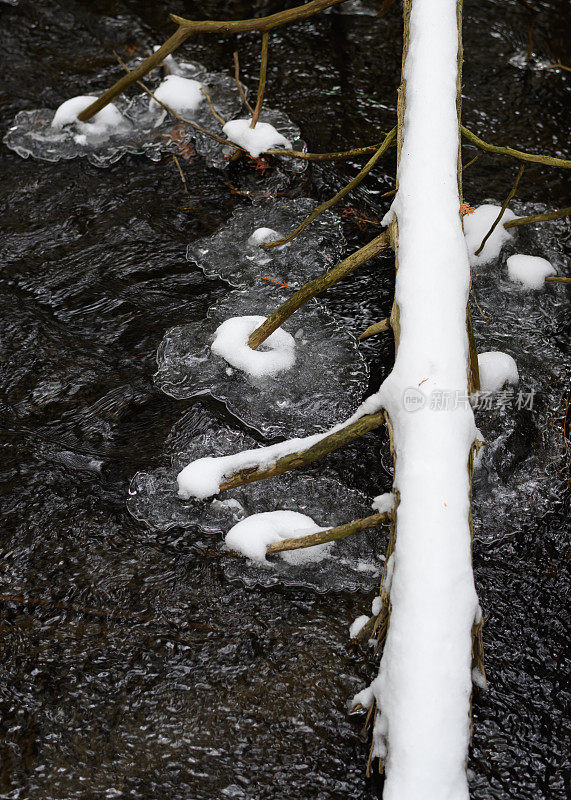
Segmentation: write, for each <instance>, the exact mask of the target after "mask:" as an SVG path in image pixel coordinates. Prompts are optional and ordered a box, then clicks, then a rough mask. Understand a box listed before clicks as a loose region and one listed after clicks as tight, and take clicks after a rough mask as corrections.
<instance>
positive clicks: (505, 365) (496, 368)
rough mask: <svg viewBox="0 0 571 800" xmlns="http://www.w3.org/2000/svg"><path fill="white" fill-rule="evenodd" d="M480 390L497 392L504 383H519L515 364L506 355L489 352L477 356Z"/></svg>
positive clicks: (510, 357)
mask: <svg viewBox="0 0 571 800" xmlns="http://www.w3.org/2000/svg"><path fill="white" fill-rule="evenodd" d="M478 368H479V370H480V388H481V390H482V391H484V392H498V391H499V390H500V389H501V388H502V387H503V386H505V384H506V383H509V384H512V385H513V384H516V383H517V382H518V381H519V374H518V371H517V364H516V363H515V360H514V359H513V358H512V356H510V355H509V354H508V353H500V352H498V351H490V352H487V353H480V354H479V355H478Z"/></svg>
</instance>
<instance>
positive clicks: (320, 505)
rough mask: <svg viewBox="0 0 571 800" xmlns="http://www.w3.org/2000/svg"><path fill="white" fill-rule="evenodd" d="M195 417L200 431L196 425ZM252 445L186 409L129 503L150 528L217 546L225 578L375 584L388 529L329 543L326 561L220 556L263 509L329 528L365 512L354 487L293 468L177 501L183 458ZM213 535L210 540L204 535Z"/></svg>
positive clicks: (323, 586) (324, 587)
mask: <svg viewBox="0 0 571 800" xmlns="http://www.w3.org/2000/svg"><path fill="white" fill-rule="evenodd" d="M199 414H202V416H203V417H204V418H205V421H206V429H204V426H202V430H200V426H199V429H198V430H197V425H196V424H195V423H196V419H197V417H198V415H199ZM252 447H256V442H255V441H254V439H252V437H250V436H248V435H247V434H244V433H241V432H237V431H235V430H233V429H231V428H230V427H228V426H227V425H225V424H222V423H220V422H219V421H218V420H217V421H216V422H215V423H214V424H213V425H210V424H208V415H207V413H206V412H203V411H202V410H201V409H200V410H199V409H198V408H194V409H191V411H190V412H188V413H187V414H186V415H185V416H184V417H183V418H182V419H181V420H179V422H177V423H176V425H175V426H174V427H173V429H172V431H171V433H170V435H169V437H168V439H167V441H166V443H165V463H164V464H163V466H160V467H158V468H157V469H155V470H153V471H152V472H139V473H137V474H136V475H135V477H134V478H133V480H132V482H131V487H130V490H129V497H128V500H127V508H128V510H129V512H130V513H131V515H132V516H133V517H134V518H135V519H136V520H137V521H138V522H140V523H142V524H143V525H145V527H146V528H147V530H148V531H150V532H155V533H159V534H161V539H164V537H165V536H166V538H167V539H168V532H169V531H172V530H174V529H177V534H176V535H177V539H178V538H179V533H178V532H179V531H180V529H181V528H182V529H183V530H185V531H187V532H188V537H191V536H193V537H195V538H196V539H200V536H201V535H206V536H207V540H206V541H203V546H204V547H205V548H210V549H211V548H213V547H216V548H217V549H219V550H220V552H221V554H222V558H223V561H222V563H223V568H224V571H225V573H226V575H227V576H228V578H230V579H234V580H240V581H241V582H242V583H245V584H246V585H249V586H254V585H262V586H273V585H276V584H282V585H296V586H306V587H310V588H313V589H316V590H317V591H322V592H323V591H328V590H343V589H348V590H350V591H357V590H362V591H369V590H371V589H372V588H374V587H375V586H376V585H377V584H378V580H379V574H380V571H381V568H382V561H381V560H380V559H379V558H378V554H380V553H383V552H384V544H385V539H386V534H385V532H384V531H383V529H381V528H375V529H371V530H368V531H363V532H362V533H360V534H357V535H356V536H351V537H349V538H347V539H344V540H341V541H338V542H335V543H333V545H332V546H331V548H330V552H329V553H328V554H327V558H324V559H323V560H322V561H321V562H319V563H313V564H308V565H294V564H290V563H287V562H286V561H283V560H282V559H279V558H276V559H275V561H272V564H271V565H263V566H258V565H254V564H252V562H250V561H248V560H247V559H246V558H239V559H238V558H236V557H234V556H232V555H230V554H227V555H224V553H225V548H224V536H225V534H226V533H227V532H228V531H229V530H230V528H231V527H232V526H233V525H235V524H236V523H237V522H239V521H240V520H242V519H244V518H245V517H247V516H250V515H252V514H258V513H263V512H266V511H278V510H287V511H297V512H300V513H302V514H306V515H308V516H310V517H311V518H312V519H314V520H315V521H316V522H317V523H318V524H319V525H320V526H321V527H324V528H326V527H333V526H336V525H341V524H343V523H344V522H349V521H350V520H352V519H356V518H358V517H362V516H367V514H368V513H369V510H368V508H369V502H370V501H369V500H368V499H367V498H366V497H365V496H364V495H362V494H361V493H360V492H358V491H356V490H352V489H349V488H347V487H345V486H343V485H342V484H341V483H339V482H338V481H336V480H333V479H331V478H325V477H320V476H317V475H315V474H312V475H306V474H303V473H301V472H298V471H296V470H294V471H292V472H287V473H284V474H283V475H279V476H277V477H276V478H273V479H272V480H271V482H268V481H259V482H256V483H251V484H248V485H246V486H241V487H239V488H237V489H232V490H230V491H228V492H225V493H224V494H223V495H221V496H220V497H219V498H216V499H215V500H206V501H196V500H181V499H180V498H179V497H178V496H177V484H176V475H177V473H178V471H179V470H180V469H181V468H182V467H183V466H184V465H185V464H187V463H188V462H189V461H192V460H194V459H197V458H201V457H203V456H205V455H226V454H228V453H232V452H237V451H238V450H241V449H247V448H252ZM210 536H212V537H214V538H213V539H209V537H210Z"/></svg>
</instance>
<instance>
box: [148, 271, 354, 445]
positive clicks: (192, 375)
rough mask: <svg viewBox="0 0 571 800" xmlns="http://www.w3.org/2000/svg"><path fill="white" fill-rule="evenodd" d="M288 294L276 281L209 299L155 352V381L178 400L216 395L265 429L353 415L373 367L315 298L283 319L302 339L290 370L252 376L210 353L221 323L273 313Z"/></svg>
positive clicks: (305, 426) (310, 429) (291, 431)
mask: <svg viewBox="0 0 571 800" xmlns="http://www.w3.org/2000/svg"><path fill="white" fill-rule="evenodd" d="M261 283H263V282H261ZM289 294H290V293H289V292H288V294H287V295H286V294H285V290H282V289H278V288H277V287H275V286H273V285H267V286H261V287H260V288H256V289H255V290H254V289H251V288H250V289H246V290H236V291H234V292H231V293H230V294H229V295H227V296H226V297H225V298H224V299H223V300H221V301H219V302H218V303H216V304H215V305H213V306H211V308H210V309H209V311H208V314H207V317H206V319H204V320H199V321H196V322H192V323H190V324H188V325H179V326H177V327H175V328H171V329H170V330H169V331H167V333H166V334H165V337H164V339H163V341H162V342H161V344H160V346H159V349H158V352H157V363H158V371H157V372H156V374H155V376H154V377H155V383H156V385H157V386H158V387H159V388H160V389H161V390H162V391H163V392H165V394H168V395H170V396H171V397H175V398H177V399H179V400H182V399H187V398H191V397H198V396H200V395H205V394H208V395H211V396H212V397H215V398H217V399H218V400H221V401H223V402H224V403H226V405H227V407H228V409H229V410H230V411H231V412H232V413H233V414H235V415H236V416H237V417H238V418H239V419H241V420H242V422H244V423H245V424H247V425H249V426H250V427H252V428H256V429H257V430H259V431H260V432H261V433H263V434H264V435H266V436H278V435H286V436H297V435H300V436H301V435H304V434H310V433H314V432H316V431H321V430H326V429H327V428H328V427H330V426H331V425H334V424H336V423H337V422H339V421H340V420H343V419H345V418H347V417H349V416H350V415H351V414H352V413H353V412H354V411H355V409H356V408H357V406H358V404H359V402H360V400H361V398H362V395H363V393H364V391H365V389H366V387H367V382H368V368H367V365H366V363H365V361H364V359H363V357H362V356H361V354H360V352H359V350H358V348H357V344H356V340H355V339H354V338H353V336H351V334H349V333H348V332H347V331H346V330H345V329H344V328H343V327H342V326H340V325H339V324H338V323H337V322H336V321H335V319H334V317H333V316H332V315H331V314H330V313H329V312H328V311H326V310H325V309H324V308H323V307H322V306H321V305H319V304H318V303H317V302H316V301H311V302H309V303H307V304H306V305H305V306H303V307H302V308H300V309H299V311H297V312H296V313H295V314H294V315H293V316H292V317H290V318H289V319H288V320H287V321H286V322H285V323H284V325H283V328H284V330H286V331H288V332H289V333H290V334H291V335H292V336H294V338H295V342H296V347H295V353H296V359H295V364H294V366H293V367H292V368H291V369H290V370H288V371H287V372H282V373H279V374H277V375H275V376H267V377H265V378H258V379H256V378H252V377H248V376H247V375H245V374H244V373H243V372H241V371H239V370H238V369H235V368H232V367H230V366H229V364H228V363H227V362H226V361H225V360H224V359H223V358H221V357H220V356H217V355H215V354H214V353H212V352H211V349H210V345H211V342H212V339H213V336H214V333H215V331H216V329H217V328H218V326H219V325H220V324H221V323H222V322H224V321H225V320H227V319H229V318H231V317H239V316H249V315H261V316H268V315H269V314H270V313H271V312H272V311H273V310H274V309H275V308H276V306H278V305H279V304H280V303H281V302H282V301H283V300H284V299H285V297H286V296H288V295H289ZM262 348H263V345H262V346H261V348H260V349H262Z"/></svg>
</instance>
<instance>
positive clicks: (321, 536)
mask: <svg viewBox="0 0 571 800" xmlns="http://www.w3.org/2000/svg"><path fill="white" fill-rule="evenodd" d="M388 518H389V514H387V513H385V514H371V516H370V517H363V518H362V519H355V520H353V522H348V523H347V524H346V525H338V526H337V527H335V528H329V529H328V530H326V531H319V533H312V534H310V535H309V536H300V537H299V538H297V539H282V541H281V542H274V544H271V545H270V546H269V547H268V549H267V550H266V555H268V556H270V555H272V553H281V552H282V551H283V550H299V549H300V548H303V547H315V546H316V545H318V544H325V543H326V542H333V541H336V540H337V539H345V538H346V537H347V536H352V535H353V534H354V533H360V532H361V531H364V530H367V528H374V527H375V526H376V525H380V524H381V522H386V521H387V519H388Z"/></svg>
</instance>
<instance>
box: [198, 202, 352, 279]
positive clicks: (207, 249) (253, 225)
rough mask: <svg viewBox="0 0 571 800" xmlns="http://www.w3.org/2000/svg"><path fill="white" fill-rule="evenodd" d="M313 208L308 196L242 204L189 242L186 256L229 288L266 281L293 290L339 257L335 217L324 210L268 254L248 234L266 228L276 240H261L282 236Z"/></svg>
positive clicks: (340, 232) (339, 231)
mask: <svg viewBox="0 0 571 800" xmlns="http://www.w3.org/2000/svg"><path fill="white" fill-rule="evenodd" d="M316 205H317V204H316V203H315V201H314V200H310V199H309V198H308V197H298V198H295V199H293V200H290V199H279V200H271V201H268V200H257V201H255V202H254V203H253V204H252V205H251V206H242V207H240V208H237V209H236V211H235V212H234V213H233V214H232V216H231V217H230V219H229V220H228V221H227V222H226V223H225V224H224V225H223V226H222V227H221V228H220V229H219V230H218V231H216V233H214V234H213V235H212V236H208V237H206V238H205V239H199V240H198V241H196V242H193V243H192V244H190V245H189V246H188V248H187V251H186V257H187V258H188V260H189V261H192V262H193V263H194V264H196V265H197V266H198V267H200V269H201V270H202V271H203V272H204V274H205V275H206V276H207V277H208V278H222V280H225V281H226V282H227V283H229V284H230V285H231V286H236V287H245V286H256V285H259V284H260V283H261V282H262V279H263V278H267V277H270V278H273V279H274V280H276V281H281V282H282V283H286V284H287V285H288V286H290V287H292V288H293V289H299V287H300V286H302V285H303V284H304V283H306V282H307V281H309V280H311V279H312V278H316V277H317V276H318V275H320V274H321V273H322V272H326V271H327V270H328V269H330V268H331V267H333V266H334V265H335V264H336V263H337V262H338V261H339V259H340V258H341V255H342V253H343V249H344V246H345V239H344V237H343V230H342V228H341V222H340V219H339V217H338V215H337V214H336V213H335V212H334V211H325V212H324V213H323V214H321V215H320V216H319V217H317V219H316V220H315V221H314V222H313V223H312V224H311V225H310V226H309V227H308V228H306V229H305V230H304V231H303V232H302V233H301V234H300V235H299V236H296V238H295V239H293V240H292V241H291V242H288V243H287V244H286V245H281V246H280V247H272V248H271V249H270V250H263V249H262V248H261V247H260V244H259V243H258V242H257V241H256V240H255V239H254V240H252V236H253V235H254V234H255V232H256V231H258V230H259V229H261V228H269V229H271V231H274V232H275V233H276V234H277V237H276V236H273V235H271V234H269V233H268V235H267V237H263V238H264V242H265V241H271V240H272V238H282V237H283V236H285V235H286V234H288V233H289V232H290V231H292V230H294V229H295V228H296V227H297V226H298V225H299V224H300V222H301V221H302V220H303V219H304V218H305V217H307V215H308V214H310V213H311V211H313V209H314V208H315V206H316ZM262 243H263V242H262Z"/></svg>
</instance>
